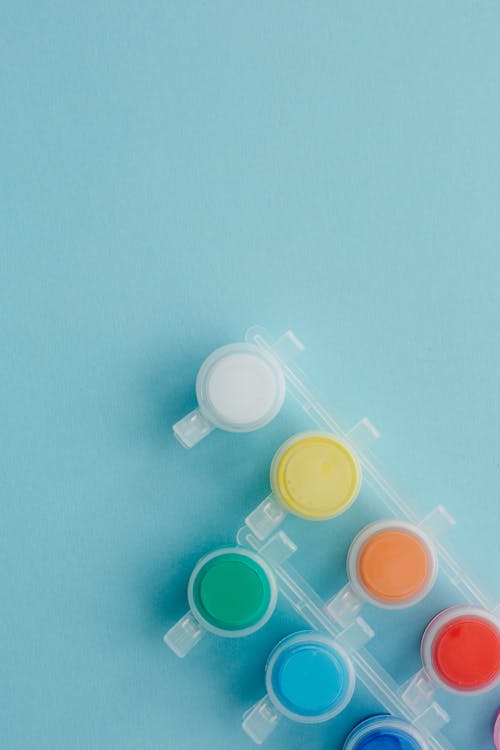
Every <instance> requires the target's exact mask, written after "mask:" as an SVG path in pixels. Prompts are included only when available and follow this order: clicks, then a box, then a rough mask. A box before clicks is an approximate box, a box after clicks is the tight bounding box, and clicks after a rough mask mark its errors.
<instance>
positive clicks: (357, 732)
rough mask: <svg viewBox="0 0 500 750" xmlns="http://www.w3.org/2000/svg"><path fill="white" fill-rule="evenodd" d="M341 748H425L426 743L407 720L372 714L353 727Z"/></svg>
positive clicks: (377, 749) (424, 749)
mask: <svg viewBox="0 0 500 750" xmlns="http://www.w3.org/2000/svg"><path fill="white" fill-rule="evenodd" d="M343 750H427V743H426V742H425V740H424V739H423V737H421V736H420V734H419V733H418V732H417V730H416V729H415V728H414V727H413V726H412V725H411V724H409V723H408V722H407V721H404V720H403V719H398V718H396V717H394V716H374V717H372V718H370V719H366V720H365V721H363V722H361V724H358V726H357V727H355V728H354V729H353V731H352V732H351V733H350V735H349V736H348V737H347V739H346V741H345V743H344V747H343Z"/></svg>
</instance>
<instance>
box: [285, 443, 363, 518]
mask: <svg viewBox="0 0 500 750" xmlns="http://www.w3.org/2000/svg"><path fill="white" fill-rule="evenodd" d="M360 484H361V470H360V468H359V466H358V463H357V461H356V459H355V457H354V456H353V454H352V453H351V452H350V451H349V450H348V449H347V448H346V446H345V445H344V444H343V443H341V442H340V441H339V440H337V439H336V438H335V437H334V436H333V435H330V434H329V433H325V432H304V433H300V434H298V435H295V436H294V437H292V438H290V440H287V441H286V442H285V443H284V444H283V445H282V446H281V447H280V448H279V450H278V451H277V453H276V454H275V456H274V458H273V461H272V464H271V487H272V490H273V494H274V496H275V497H276V498H277V500H278V501H279V502H280V504H281V505H282V506H283V507H284V508H285V509H286V510H287V511H288V512H290V513H293V514H295V515H297V516H301V517H302V518H307V519H309V520H318V521H319V520H324V519H327V518H333V517H334V516H338V515H340V514H341V513H343V512H344V511H346V510H347V509H348V508H349V507H350V506H351V505H352V503H353V502H354V501H355V499H356V497H357V495H358V492H359V487H360Z"/></svg>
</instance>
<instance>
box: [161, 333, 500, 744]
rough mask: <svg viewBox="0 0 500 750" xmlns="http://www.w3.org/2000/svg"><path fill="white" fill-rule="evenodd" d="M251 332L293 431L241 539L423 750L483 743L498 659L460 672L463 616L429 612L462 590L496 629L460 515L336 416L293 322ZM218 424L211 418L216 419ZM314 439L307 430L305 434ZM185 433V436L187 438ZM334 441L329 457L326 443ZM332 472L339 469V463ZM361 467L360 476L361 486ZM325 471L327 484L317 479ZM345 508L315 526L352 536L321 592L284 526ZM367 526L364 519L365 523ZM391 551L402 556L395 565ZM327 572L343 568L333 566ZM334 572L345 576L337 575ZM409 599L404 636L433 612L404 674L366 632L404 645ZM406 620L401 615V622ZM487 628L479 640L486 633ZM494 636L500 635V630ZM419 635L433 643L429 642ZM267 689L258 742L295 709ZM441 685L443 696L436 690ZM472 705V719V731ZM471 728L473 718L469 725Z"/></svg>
mask: <svg viewBox="0 0 500 750" xmlns="http://www.w3.org/2000/svg"><path fill="white" fill-rule="evenodd" d="M245 339H246V342H247V343H248V344H250V345H251V346H253V347H255V348H256V349H257V350H258V351H259V352H260V353H262V354H264V355H268V356H270V357H272V359H273V360H274V361H276V362H277V365H278V368H279V369H280V370H281V372H282V374H283V377H284V379H285V382H286V391H287V396H288V395H290V396H291V397H292V404H291V405H290V406H291V407H292V408H288V407H287V410H286V419H287V425H289V434H290V435H293V437H292V438H290V440H288V441H286V442H285V443H284V444H283V445H282V446H281V448H279V449H278V451H277V453H276V455H275V459H274V461H273V464H272V471H271V489H272V493H271V495H270V496H269V497H268V498H266V499H265V500H264V501H263V502H262V503H261V504H260V506H259V507H258V508H257V509H255V510H254V511H252V512H251V513H250V514H249V516H248V517H247V519H246V521H245V525H244V526H243V527H242V528H241V529H240V530H239V532H238V534H237V542H238V544H239V545H240V547H241V548H243V549H246V550H248V551H250V552H252V553H255V554H257V555H258V558H259V559H260V560H262V561H264V562H265V563H266V564H267V566H268V567H269V569H270V571H271V572H272V574H273V575H274V580H275V582H276V585H277V588H278V589H279V591H280V593H281V594H282V595H283V596H284V597H285V599H287V600H288V602H289V603H290V604H291V606H292V607H293V608H294V609H295V611H296V612H297V613H298V614H299V615H300V617H301V619H302V620H303V622H304V624H305V626H306V627H310V628H312V629H313V630H314V631H316V632H317V633H318V634H321V635H323V636H325V637H327V638H330V639H332V640H333V641H334V642H335V644H336V645H338V646H339V647H340V648H341V649H343V650H344V652H345V653H346V654H347V656H348V658H349V660H350V661H351V663H352V665H353V667H354V670H355V673H356V678H357V680H359V682H360V683H361V684H362V685H363V686H364V687H365V688H366V689H367V690H368V692H369V693H370V694H371V696H372V697H373V698H374V699H375V700H376V701H377V702H378V703H379V704H380V706H381V710H383V711H386V712H388V713H389V714H390V715H391V716H393V717H399V718H400V719H402V720H404V721H406V722H407V723H408V725H410V726H411V727H413V728H414V731H415V732H416V733H418V734H419V735H420V737H421V738H423V741H424V742H425V743H426V745H424V747H425V748H426V750H427V748H428V749H429V750H461V748H462V747H463V746H464V743H465V742H466V743H467V746H468V747H477V746H478V744H479V743H477V742H476V737H475V735H474V730H473V726H474V725H475V720H476V719H477V717H478V716H479V715H481V716H483V717H484V725H485V729H486V731H487V732H491V696H487V697H489V699H490V703H488V702H487V700H486V698H483V696H482V693H483V692H484V691H485V690H486V689H487V688H490V687H491V686H493V685H494V684H496V676H495V675H496V668H493V669H492V670H491V671H488V668H485V671H480V672H479V673H477V672H474V670H473V669H470V670H469V671H468V672H465V673H463V672H461V671H460V670H457V667H456V664H455V662H454V661H453V659H454V653H455V652H454V650H453V648H451V647H450V645H449V643H450V642H451V640H453V639H452V637H451V635H450V633H452V632H453V631H452V630H451V629H450V628H452V627H454V626H455V625H457V622H452V621H453V618H455V616H456V614H457V613H456V610H455V611H454V612H453V617H452V618H451V619H446V620H445V619H444V618H443V617H442V616H441V615H440V616H439V618H440V619H439V620H438V618H436V622H438V623H439V624H440V628H438V629H436V628H437V625H436V623H435V622H434V620H433V621H432V622H433V623H434V625H432V623H431V624H429V619H430V617H431V616H432V615H433V614H434V613H435V612H436V611H439V610H444V611H446V607H449V605H451V604H456V603H457V601H458V602H462V605H463V607H465V608H473V609H474V610H478V609H479V610H480V615H481V617H482V616H485V619H486V620H487V624H486V626H485V627H484V628H483V629H482V630H481V632H482V633H483V636H484V634H485V633H487V634H488V633H489V634H490V635H491V628H493V630H494V627H495V626H494V625H493V623H494V622H495V623H496V621H497V620H496V618H497V616H498V612H499V611H500V610H499V609H498V605H497V602H496V600H495V598H494V597H492V596H491V595H489V594H488V593H487V592H486V591H485V590H484V588H483V587H481V586H480V585H479V584H478V583H477V582H476V581H475V580H474V578H473V576H471V574H470V572H469V570H467V569H466V568H465V567H464V566H463V565H462V564H461V563H460V561H459V558H458V556H457V555H456V554H455V553H453V552H452V551H451V550H450V549H449V547H448V546H447V545H445V544H444V543H443V538H444V536H445V533H446V532H448V530H449V529H450V528H451V527H452V526H453V524H454V520H453V518H452V517H451V515H450V514H449V513H448V511H447V510H446V508H444V507H443V506H442V505H438V506H437V507H436V508H435V509H434V510H431V511H430V512H428V513H427V514H425V513H420V512H419V510H418V508H417V507H416V505H415V503H414V501H413V500H412V499H408V498H407V497H406V495H405V494H403V493H402V492H401V491H400V490H399V489H398V488H397V485H395V484H394V482H393V481H392V479H391V478H390V475H389V474H388V473H387V472H386V470H385V468H383V467H381V466H380V465H379V463H378V461H377V459H376V458H375V457H374V456H373V453H372V452H371V447H372V445H373V443H374V441H375V440H376V439H377V438H378V437H379V432H378V430H377V429H376V427H374V426H373V424H372V423H371V422H370V421H369V420H368V419H366V418H365V419H362V420H361V421H359V422H358V423H356V424H354V426H352V427H346V426H345V425H343V424H342V423H341V421H340V420H339V419H338V418H337V417H336V416H335V415H334V412H333V411H332V410H331V409H330V407H329V406H328V405H327V402H326V401H325V399H324V398H323V397H322V396H319V395H318V394H317V393H316V392H315V391H314V389H313V388H311V386H310V385H309V384H308V382H307V379H306V378H305V376H304V375H303V373H302V372H301V371H300V370H299V369H298V368H297V367H296V365H295V364H294V363H293V362H292V359H293V354H294V353H296V352H298V351H300V350H301V348H302V346H301V345H300V343H299V342H298V341H297V339H296V337H295V336H294V335H293V334H292V333H290V332H288V333H287V334H285V335H284V336H282V337H280V338H278V339H274V338H273V337H272V336H271V335H270V334H269V333H268V332H267V331H265V330H264V329H262V328H252V329H249V331H248V332H247V334H246V337H245ZM201 400H202V399H201ZM293 401H295V403H296V405H297V407H298V409H297V410H298V414H299V419H298V420H297V423H294V420H293ZM304 414H305V415H307V420H308V425H309V426H310V430H309V431H308V432H306V433H303V432H299V430H303V429H304ZM283 418H284V414H282V415H280V416H279V419H283ZM204 419H205V417H204ZM212 420H213V418H212ZM195 421H196V420H195ZM222 422H223V420H222V421H221V422H220V426H223V427H224V429H226V428H229V429H234V424H233V426H232V427H231V426H230V425H229V426H228V425H227V424H222ZM217 426H219V425H217ZM212 427H213V421H212V422H211V423H210V425H209V429H212ZM245 429H246V428H245ZM294 433H298V434H294ZM178 436H179V437H180V435H178ZM309 439H310V442H307V441H308V440H309ZM323 441H325V442H323ZM328 441H330V442H328ZM184 442H185V443H188V442H189V440H187V439H186V440H185V441H184ZM195 442H196V441H195ZM334 444H335V445H334ZM311 446H312V448H314V450H312V451H311V454H310V455H311V457H312V458H311V463H312V468H311V464H310V462H309V461H310V459H309V456H308V447H311ZM330 449H331V455H330V459H328V456H325V455H324V454H323V455H322V453H321V452H322V451H325V450H326V451H327V452H328V450H330ZM334 451H337V453H336V456H337V458H339V460H341V461H343V462H344V463H343V466H344V468H343V472H344V474H342V476H347V477H350V479H349V481H347V482H346V483H345V485H344V487H347V488H348V489H347V491H344V494H342V492H341V491H340V488H341V486H342V482H340V481H339V484H338V488H339V491H338V494H337V495H336V500H335V502H334V501H333V500H332V501H331V504H329V503H330V499H331V498H332V497H333V496H334V493H332V492H329V490H328V489H327V486H328V482H331V481H332V478H334V477H335V470H332V465H333V464H334V463H335V460H334V456H333V454H334ZM325 459H326V460H325ZM315 461H316V464H314V462H315ZM304 467H305V468H304ZM322 467H323V468H324V472H323V471H322ZM349 467H350V468H349ZM337 476H341V472H339V473H338V474H337ZM361 476H362V488H361V491H360V492H359V497H358V498H357V495H358V490H359V489H360V487H361ZM324 477H325V484H324V485H322V482H323V478H324ZM318 486H321V487H323V486H324V488H325V491H324V492H323V489H321V490H320V491H318V492H317V494H316V490H317V487H318ZM311 488H312V492H311V494H310V491H311ZM425 489H426V494H427V496H428V498H429V497H431V496H432V494H433V491H434V488H433V487H432V486H429V487H427V488H425ZM330 490H331V487H330ZM356 498H357V499H356ZM325 499H326V500H325ZM354 501H356V502H354ZM347 509H350V510H349V516H348V518H347V517H346V518H345V519H339V522H338V524H332V526H331V527H329V526H328V525H320V528H319V529H318V532H317V533H318V535H319V536H322V538H324V535H325V534H326V533H327V531H329V529H330V528H331V529H332V536H331V541H328V542H327V544H336V543H337V542H338V543H339V544H341V545H342V548H344V545H345V548H346V549H347V545H348V544H349V542H351V548H350V552H349V555H348V557H349V559H348V562H347V571H348V576H347V583H346V586H344V588H342V589H341V591H340V593H339V594H338V595H337V596H336V597H334V599H333V600H330V601H329V600H328V599H326V600H325V598H323V597H322V596H320V595H319V594H318V593H317V591H316V590H315V587H314V581H309V580H306V579H305V578H304V577H303V576H302V575H301V573H300V572H299V571H298V570H297V569H296V568H295V567H294V566H293V565H292V564H291V562H290V558H291V557H292V556H293V555H294V553H295V552H296V551H297V548H298V543H297V540H296V539H291V538H290V537H289V536H288V535H287V534H286V533H285V532H284V531H283V530H282V529H280V528H279V527H280V525H281V523H282V521H283V520H284V519H285V518H286V516H287V515H289V514H292V515H296V516H299V517H301V518H304V519H308V520H322V519H327V518H332V517H334V516H336V515H340V513H342V512H343V511H344V510H347ZM374 518H375V519H380V520H378V521H376V522H375V523H374V524H372V523H370V524H369V525H368V526H366V523H367V521H372V520H373V519H374ZM357 519H359V524H358V525H357V528H356V529H355V531H354V533H353V534H352V536H351V538H350V539H349V540H346V539H345V538H344V539H340V538H339V537H338V534H339V529H341V528H344V529H345V528H347V527H349V528H350V529H351V530H352V529H353V528H355V525H356V520H357ZM291 527H292V525H291ZM362 527H364V528H362ZM360 528H361V529H362V530H361V531H359V532H358V529H360ZM296 529H297V534H298V535H299V541H300V542H301V544H300V546H301V547H303V550H301V554H303V555H304V554H307V553H306V550H307V542H306V543H303V541H302V537H301V536H300V535H301V534H304V537H305V539H306V540H309V543H311V539H312V538H313V535H314V533H315V529H314V525H312V524H296ZM312 543H313V544H314V542H312ZM319 551H320V550H319V549H318V548H317V547H315V548H314V553H315V554H319ZM390 558H392V559H393V560H396V563H393V564H391V565H388V560H389V559H390ZM317 559H318V558H317ZM398 561H399V562H398ZM340 564H341V565H342V563H340ZM438 568H439V575H438V580H437V581H436V586H435V587H434V589H433V591H432V592H431V593H430V596H429V599H424V597H426V595H427V594H428V593H429V592H430V589H431V587H432V585H433V583H434V579H435V577H436V572H437V571H438ZM332 575H337V572H335V573H334V574H333V573H332ZM338 583H340V586H342V582H338ZM338 583H336V585H338ZM323 585H324V584H323ZM441 597H442V598H441ZM422 600H423V601H422ZM435 602H437V606H436V607H435V609H432V611H431V610H430V607H431V603H432V607H434V603H435ZM367 603H370V604H372V605H376V607H377V608H378V611H376V612H375V611H374V610H372V609H371V608H367V609H366V617H367V618H373V622H374V623H377V624H376V630H375V631H374V629H373V628H372V627H370V624H369V623H368V622H366V620H365V619H363V618H362V617H360V616H359V611H360V609H361V607H362V606H363V605H365V604H367ZM413 605H416V606H415V608H414V610H413V612H414V615H413V618H412V619H411V620H406V622H409V623H411V629H412V631H413V632H414V634H417V637H414V636H412V638H411V640H410V639H408V649H413V648H414V643H416V642H417V641H418V632H423V631H424V630H425V629H426V626H427V625H428V624H429V628H428V632H427V635H426V636H425V637H424V639H423V643H422V658H423V663H424V666H423V668H422V670H421V671H420V672H419V673H418V675H416V676H414V677H410V679H409V680H408V681H406V682H405V681H404V675H403V672H402V670H401V668H400V664H398V665H397V668H396V665H395V664H394V662H393V661H392V660H391V659H390V658H389V659H388V660H387V664H386V663H382V662H381V659H383V658H385V657H384V654H383V649H379V648H372V647H371V642H370V641H371V639H374V638H377V639H381V640H383V639H390V640H391V641H392V640H393V639H396V638H397V639H398V644H397V647H398V649H399V651H401V649H403V650H404V648H405V643H404V640H402V639H404V638H406V637H407V635H408V633H407V631H406V630H405V628H404V627H403V628H401V627H395V628H392V626H391V620H390V618H391V617H394V618H401V617H402V616H403V615H404V613H398V612H397V611H396V610H399V609H402V608H403V607H409V606H413ZM393 610H394V611H393ZM201 614H202V615H203V613H201ZM470 614H471V613H470V611H468V612H467V613H464V612H462V615H466V616H467V617H469V616H470ZM477 616H478V617H479V613H478V614H477ZM447 617H448V618H449V617H450V615H449V614H448V615H447ZM193 622H194V624H195V626H196V627H197V628H199V627H201V628H202V630H203V631H204V630H206V629H209V628H206V627H205V626H206V622H205V621H204V620H203V618H202V617H200V613H199V612H198V613H196V612H195V613H194V614H193V613H192V612H190V613H188V630H189V627H191V626H192V624H193ZM200 622H201V623H202V625H200ZM402 622H403V620H401V619H400V620H399V623H400V624H401V623H402ZM450 623H452V625H450ZM208 624H209V625H210V624H211V623H210V622H209V623H208ZM488 624H489V625H488ZM212 625H213V624H212ZM431 625H432V628H433V629H432V630H431ZM458 625H459V626H460V628H461V629H463V630H464V632H465V634H466V636H467V637H466V638H465V641H464V642H466V641H467V638H469V637H471V634H472V636H473V635H474V628H475V627H476V623H473V627H472V628H471V627H470V625H469V624H468V621H467V623H466V627H465V628H463V625H464V622H463V621H459V622H458ZM420 628H421V629H420ZM222 630H224V629H222ZM181 631H182V636H181V637H180V640H181V641H182V640H183V638H185V631H184V630H183V629H182V628H181ZM232 632H234V631H232ZM476 632H477V631H476ZM219 634H223V635H227V632H226V631H225V630H224V632H223V633H219ZM483 636H482V637H481V642H482V643H484V642H485V641H484V640H483ZM196 637H198V636H196ZM489 637H490V636H487V638H489ZM170 640H174V641H175V639H170ZM187 640H188V641H189V637H188V638H187ZM467 642H468V641H467ZM493 642H494V643H496V640H495V638H493ZM424 644H427V646H426V647H425V648H424ZM429 644H430V647H429V646H428V645H429ZM179 650H182V648H181V649H177V651H179ZM495 653H496V652H495ZM375 654H377V656H375ZM416 656H417V653H415V657H416ZM481 658H482V657H481ZM495 658H496V657H494V658H493V659H492V658H491V654H490V657H489V659H490V660H489V661H488V660H487V666H488V664H489V665H490V667H491V666H493V667H494V665H495V664H496V662H495ZM476 666H477V665H476ZM475 668H476V667H474V669H475ZM485 675H486V677H485ZM489 676H491V685H490V679H489ZM471 681H472V683H473V684H472V685H471ZM402 683H403V684H402ZM471 687H472V689H471ZM272 689H273V686H272V685H271V689H269V688H268V692H267V694H266V696H265V698H264V699H262V701H261V702H260V703H259V704H257V705H256V706H254V707H253V709H251V711H249V712H247V714H246V715H245V718H244V722H243V724H244V728H245V730H246V731H247V733H248V734H249V735H250V736H252V737H253V738H254V739H255V740H256V741H259V742H260V741H262V739H263V738H265V736H267V734H268V733H269V732H270V731H272V728H273V727H274V725H275V723H276V722H277V721H279V719H280V717H283V716H285V715H286V710H289V708H288V709H286V695H285V692H286V691H282V693H283V694H282V693H280V691H279V690H276V688H275V689H274V694H273V693H272ZM438 689H440V690H439V691H438ZM471 693H473V694H474V695H475V697H474V700H473V701H471V700H470V699H469V698H468V696H469V694H471ZM284 695H285V697H283V696H284ZM280 696H281V697H280ZM436 696H437V697H438V699H439V700H436ZM273 698H274V701H273ZM283 708H285V711H284V710H283ZM292 713H293V711H292ZM298 713H300V712H298ZM468 715H470V716H471V722H470V732H469V733H468V734H467V732H468V728H467V723H466V719H467V716H468ZM458 717H459V719H460V720H459V721H458V720H457V721H456V723H455V722H454V719H455V718H457V719H458ZM472 719H474V721H473V720H472ZM448 724H449V726H447V725H448ZM464 728H465V730H467V731H465V733H464ZM370 750H371V748H370ZM391 750H392V747H391ZM405 750H406V749H405ZM412 750H413V748H412Z"/></svg>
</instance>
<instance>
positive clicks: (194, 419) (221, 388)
mask: <svg viewBox="0 0 500 750" xmlns="http://www.w3.org/2000/svg"><path fill="white" fill-rule="evenodd" d="M301 350H302V345H301V343H300V342H299V341H298V339H296V338H295V337H294V336H293V334H292V333H291V332H288V333H286V334H284V335H283V336H282V337H281V339H279V340H278V341H277V342H276V344H275V346H274V347H273V348H271V349H269V350H265V351H264V350H263V349H261V348H259V347H257V346H256V345H255V344H252V343H237V344H229V345H227V346H222V347H220V348H219V349H216V350H215V351H214V352H212V354H210V356H209V357H207V359H206V360H205V361H204V362H203V364H202V365H201V367H200V370H199V372H198V376H197V378H196V398H197V401H198V408H197V409H195V410H194V411H192V412H190V413H189V414H187V415H186V416H185V417H183V419H181V420H180V421H179V422H176V424H174V426H173V431H174V435H175V437H176V438H177V439H178V440H179V442H180V443H181V445H183V446H184V447H185V448H192V447H193V446H194V445H196V443H198V442H199V441H200V440H202V438H204V437H206V436H207V435H208V434H209V433H210V432H212V430H213V429H215V428H218V429H220V430H226V431H228V432H251V431H253V430H258V429H260V428H261V427H264V426H265V425H267V424H269V422H271V421H272V420H273V419H274V418H275V416H276V415H277V414H278V412H279V411H280V409H281V407H282V405H283V401H284V399H285V394H286V384H285V377H284V374H283V366H282V365H283V363H285V362H288V361H289V360H290V359H291V358H293V357H294V356H295V354H296V353H297V352H299V351H301Z"/></svg>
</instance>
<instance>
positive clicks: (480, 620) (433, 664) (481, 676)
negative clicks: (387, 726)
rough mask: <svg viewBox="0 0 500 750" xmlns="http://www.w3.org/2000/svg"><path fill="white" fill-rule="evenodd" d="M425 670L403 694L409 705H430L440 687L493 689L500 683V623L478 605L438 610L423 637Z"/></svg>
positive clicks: (468, 691)
mask: <svg viewBox="0 0 500 750" xmlns="http://www.w3.org/2000/svg"><path fill="white" fill-rule="evenodd" d="M421 655H422V664H423V669H422V670H421V671H420V672H419V673H418V674H417V675H415V677H413V678H412V679H411V680H410V682H409V684H408V686H407V688H406V690H405V692H404V694H403V697H404V700H405V701H406V703H408V704H409V705H410V706H412V705H415V706H418V707H419V708H420V709H421V708H423V707H424V706H425V705H426V704H429V703H430V701H431V700H432V697H433V695H434V693H435V691H436V689H437V688H442V689H444V690H447V691H448V692H452V693H456V694H458V695H473V694H478V693H485V692H488V691H489V690H492V689H493V688H494V687H496V686H497V685H498V684H499V683H500V623H499V621H498V619H497V618H496V617H495V616H494V615H493V614H491V613H490V612H487V611H486V610H484V609H481V608H479V607H469V606H455V607H449V608H448V609H445V610H443V611H442V612H439V614H437V615H436V616H435V617H434V618H433V619H432V620H431V622H430V623H429V625H428V626H427V628H426V629H425V632H424V635H423V637H422V644H421Z"/></svg>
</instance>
